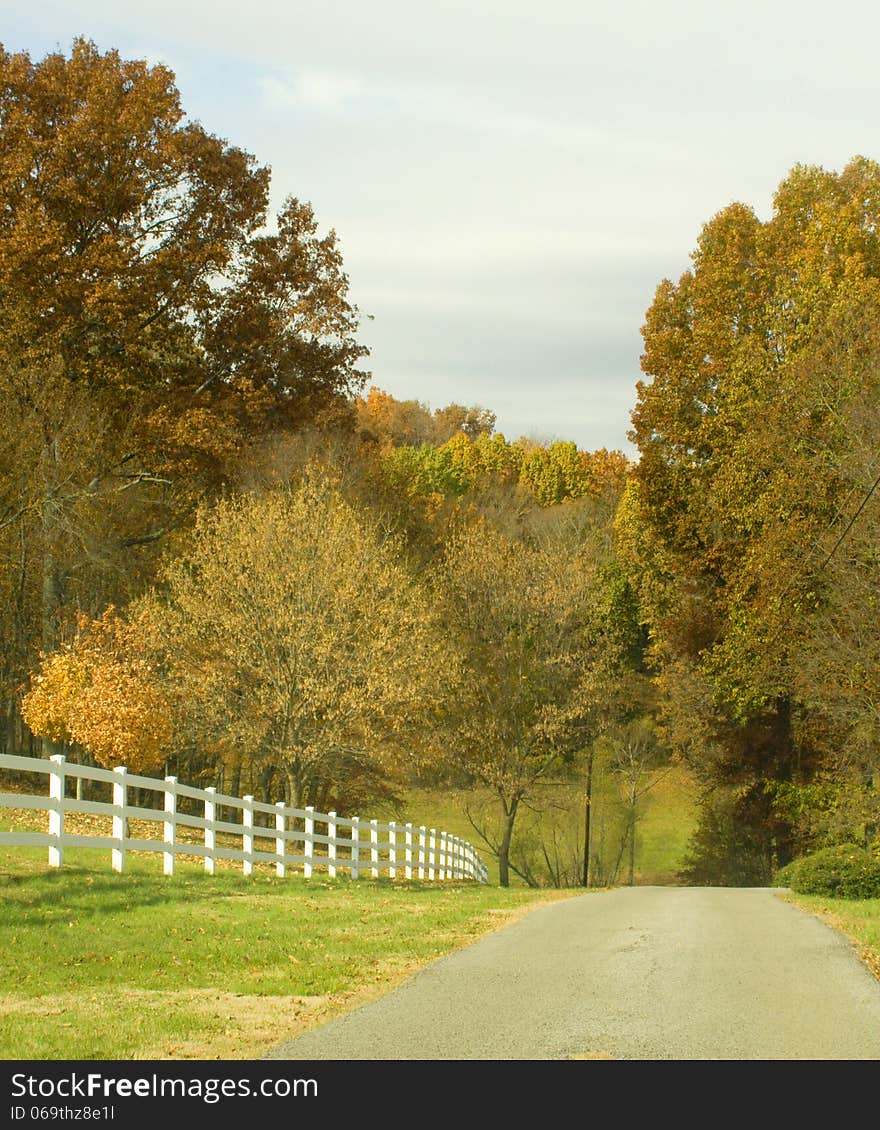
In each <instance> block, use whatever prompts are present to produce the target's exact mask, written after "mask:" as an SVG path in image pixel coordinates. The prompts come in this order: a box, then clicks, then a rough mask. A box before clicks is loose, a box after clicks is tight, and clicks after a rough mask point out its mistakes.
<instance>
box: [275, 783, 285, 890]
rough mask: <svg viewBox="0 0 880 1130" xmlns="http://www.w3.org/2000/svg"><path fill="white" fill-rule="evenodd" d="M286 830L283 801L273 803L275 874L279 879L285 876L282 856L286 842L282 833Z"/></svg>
mask: <svg viewBox="0 0 880 1130" xmlns="http://www.w3.org/2000/svg"><path fill="white" fill-rule="evenodd" d="M286 828H287V814H286V812H285V810H284V801H283V800H279V801H276V802H275V855H276V856H277V858H276V860H275V874H276V875H277V876H278V878H279V879H283V878H284V876H285V875H286V874H287V868H286V867H285V865H284V856H285V854H286V851H287V841H286V840H285V838H284V832H285V830H286Z"/></svg>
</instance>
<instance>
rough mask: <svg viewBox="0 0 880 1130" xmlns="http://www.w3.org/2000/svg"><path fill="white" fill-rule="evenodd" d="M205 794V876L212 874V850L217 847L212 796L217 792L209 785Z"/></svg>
mask: <svg viewBox="0 0 880 1130" xmlns="http://www.w3.org/2000/svg"><path fill="white" fill-rule="evenodd" d="M205 792H206V793H207V796H206V797H205V874H207V875H213V874H214V848H215V847H216V846H217V831H216V829H215V828H214V817H215V813H216V811H217V809H216V805H215V801H214V794H215V793H216V792H217V790H216V789H215V788H214V786H213V785H209V786H208V787H207V788H206V789H205Z"/></svg>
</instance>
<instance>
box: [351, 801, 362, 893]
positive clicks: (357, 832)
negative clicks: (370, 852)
mask: <svg viewBox="0 0 880 1130" xmlns="http://www.w3.org/2000/svg"><path fill="white" fill-rule="evenodd" d="M360 838H361V818H360V816H352V818H351V841H352V842H351V877H352V879H359V878H360V874H361V871H360V860H361V849H360V846H359V840H360Z"/></svg>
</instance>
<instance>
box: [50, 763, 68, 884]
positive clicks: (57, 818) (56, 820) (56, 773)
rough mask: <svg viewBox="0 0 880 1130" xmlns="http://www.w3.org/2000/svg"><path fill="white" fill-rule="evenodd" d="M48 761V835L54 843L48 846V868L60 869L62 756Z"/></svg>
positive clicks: (62, 854) (62, 810) (62, 807)
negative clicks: (50, 802) (51, 765)
mask: <svg viewBox="0 0 880 1130" xmlns="http://www.w3.org/2000/svg"><path fill="white" fill-rule="evenodd" d="M49 760H50V761H51V762H52V764H53V768H52V769H50V770H49V799H50V800H51V801H52V805H51V807H50V808H49V835H50V836H54V837H55V843H54V844H50V845H49V866H50V867H60V866H61V865H62V864H63V863H64V772H65V770H64V761H65V758H64V755H63V754H60V753H55V754H53V755H52V756H51V757H50V758H49Z"/></svg>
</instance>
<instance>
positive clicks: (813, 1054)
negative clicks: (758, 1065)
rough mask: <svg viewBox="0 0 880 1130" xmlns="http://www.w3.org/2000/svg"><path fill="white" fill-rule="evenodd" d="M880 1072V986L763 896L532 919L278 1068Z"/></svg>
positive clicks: (345, 1021)
mask: <svg viewBox="0 0 880 1130" xmlns="http://www.w3.org/2000/svg"><path fill="white" fill-rule="evenodd" d="M584 1057H586V1058H607V1057H610V1058H612V1059H880V982H878V981H877V980H876V979H875V978H874V977H873V976H872V975H871V973H870V972H869V971H868V970H867V969H866V968H865V967H864V966H863V965H862V964H861V962H860V961H859V960H858V958H857V957H856V955H855V953H854V951H853V948H852V946H851V944H850V943H849V942H848V941H847V940H846V939H845V938H843V937H842V936H841V935H840V934H838V933H837V932H836V931H834V930H832V929H831V928H829V927H828V926H826V925H824V924H823V923H822V922H820V921H819V920H818V919H816V918H814V917H813V916H811V915H808V914H806V913H804V912H803V911H800V910H798V909H796V908H795V907H793V906H791V905H790V904H788V903H785V902H783V901H782V900H781V899H780V898H779V897H778V896H777V895H776V894H775V893H774V892H773V891H771V890H764V889H731V888H676V887H636V888H631V889H625V890H617V891H609V892H599V893H595V894H590V895H585V896H582V897H580V898H573V899H569V900H566V901H563V902H559V903H555V904H553V905H551V906H548V907H545V908H542V909H540V910H536V911H534V912H532V913H531V914H529V915H528V916H527V917H526V918H524V919H522V920H521V921H519V922H517V923H515V924H514V925H512V926H508V927H507V928H505V929H502V930H500V931H498V932H497V933H495V934H492V935H490V936H489V937H487V938H485V939H483V940H481V941H479V942H476V943H474V944H473V945H471V946H469V947H467V948H466V949H464V950H459V951H458V952H457V953H454V954H451V955H450V956H449V957H445V958H441V959H440V960H439V961H436V962H434V963H433V964H432V965H430V966H428V967H427V968H425V969H423V970H422V971H421V972H419V973H417V974H416V975H415V976H414V977H412V978H411V979H410V980H409V981H407V982H406V983H405V984H404V985H403V986H401V987H400V988H399V989H397V990H395V991H394V992H392V993H390V994H389V995H388V996H386V997H383V998H382V999H381V1000H378V1001H374V1002H373V1003H371V1004H367V1005H364V1006H362V1007H361V1008H358V1009H356V1010H355V1011H353V1012H350V1013H348V1014H347V1015H345V1016H342V1017H340V1018H339V1019H337V1020H334V1021H331V1022H330V1023H329V1024H325V1025H324V1026H323V1027H321V1028H317V1029H314V1030H313V1031H311V1032H306V1033H305V1034H304V1035H302V1036H300V1037H298V1038H297V1039H295V1040H292V1041H290V1042H288V1043H285V1044H282V1045H281V1046H280V1047H279V1048H277V1049H276V1050H275V1051H274V1052H272V1053H271V1057H270V1058H273V1059H314V1060H318V1059H334V1060H337V1059H338V1060H342V1059H393V1060H400V1059H569V1058H584Z"/></svg>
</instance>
